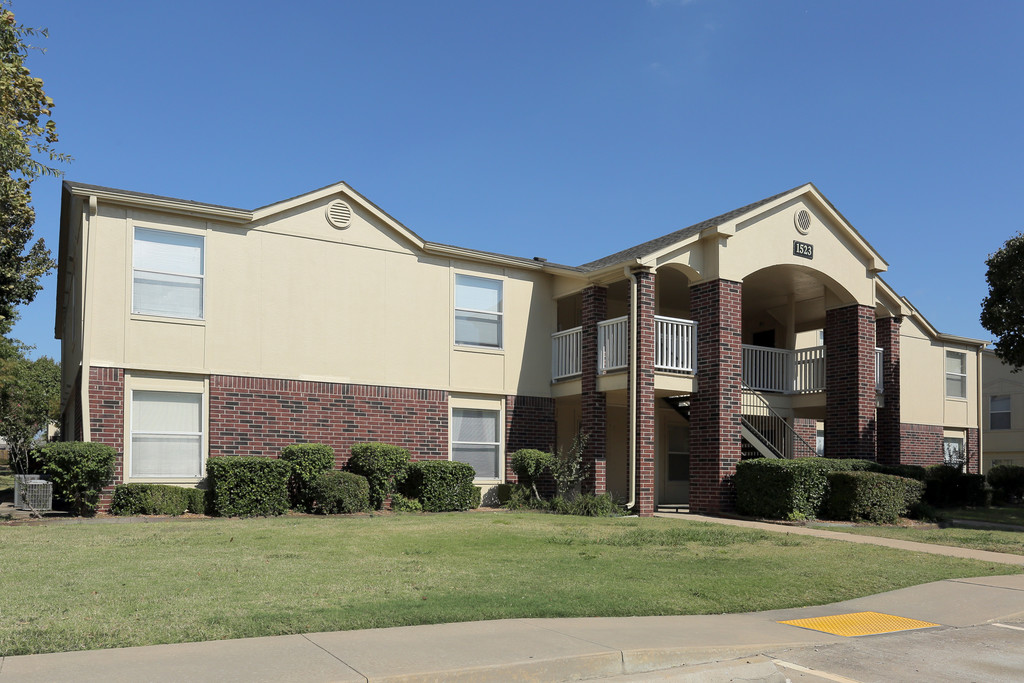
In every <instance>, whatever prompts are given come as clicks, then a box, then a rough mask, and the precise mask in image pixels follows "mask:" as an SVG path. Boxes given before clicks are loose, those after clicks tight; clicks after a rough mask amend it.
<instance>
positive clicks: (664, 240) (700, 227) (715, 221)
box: [580, 185, 804, 272]
mask: <svg viewBox="0 0 1024 683" xmlns="http://www.w3.org/2000/svg"><path fill="white" fill-rule="evenodd" d="M801 187H804V185H797V186H796V187H794V188H792V189H789V190H786V191H785V192H780V193H778V194H776V195H772V196H771V197H765V198H764V199H761V200H760V201H756V202H754V203H753V204H747V205H746V206H741V207H740V208H738V209H733V210H732V211H727V212H726V213H723V214H721V215H719V216H715V217H714V218H709V219H707V220H704V221H701V222H700V223H694V224H693V225H691V226H690V227H688V228H683V229H682V230H676V231H675V232H670V233H669V234H667V235H662V236H661V237H655V238H654V239H653V240H648V241H647V242H644V243H643V244H638V245H636V246H635V247H630V248H628V249H623V250H622V251H618V252H615V253H614V254H612V255H611V256H605V257H604V258H600V259H598V260H596V261H591V262H590V263H584V264H583V265H581V266H580V270H583V271H586V272H591V271H594V270H600V269H602V268H605V267H607V266H612V265H615V264H617V263H622V262H623V261H631V260H633V259H642V258H644V257H645V256H650V255H651V254H653V253H655V252H658V251H661V250H662V249H664V248H666V247H670V246H672V245H673V244H676V243H677V242H682V241H683V240H685V239H689V238H690V237H694V236H696V235H699V234H700V233H701V232H702V231H704V230H707V229H708V228H713V227H715V226H716V225H721V224H722V223H728V222H729V221H731V220H733V219H736V218H739V217H740V216H742V215H743V214H745V213H749V212H751V211H753V210H754V209H758V208H760V207H762V206H764V205H765V204H768V203H771V202H773V201H775V200H776V199H778V198H779V197H783V196H785V195H787V194H789V193H790V192H794V191H796V190H798V189H800V188H801Z"/></svg>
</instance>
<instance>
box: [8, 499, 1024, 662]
mask: <svg viewBox="0 0 1024 683" xmlns="http://www.w3.org/2000/svg"><path fill="white" fill-rule="evenodd" d="M0 545H2V547H3V553H0V576H3V578H4V590H3V592H2V593H0V615H2V618H0V656H3V655H14V654H27V653H38V652H53V651H67V650H82V649H96V648H109V647H122V646H133V645H148V644H156V643H174V642H186V641H197V640H214V639H223V638H242V637H250V636H263V635H277V634H286V633H301V632H312V631H330V630H346V629H362V628H373V627H387V626H399V625H410V624H430V623H442V622H452V621H470V620H477V619H504V618H513V617H580V616H631V615H656V614H708V613H721V612H741V611H755V610H766V609H775V608H784V607H793V606H799V605H812V604H821V603H827V602H832V601H838V600H844V599H848V598H853V597H856V596H861V595H868V594H872V593H877V592H882V591H887V590H892V589H896V588H901V587H904V586H909V585H914V584H919V583H923V582H928V581H935V580H939V579H945V578H950V577H964V576H980V575H991V574H1005V573H1011V572H1013V571H1015V570H1014V569H1013V568H1011V567H1007V566H998V565H992V564H987V563H982V562H974V561H967V560H958V559H954V558H947V557H939V556H932V555H923V554H922V555H916V556H914V559H913V561H907V553H903V552H899V551H895V550H891V549H888V548H882V547H875V546H861V545H852V544H848V543H840V542H835V541H824V540H821V539H815V538H808V537H799V536H794V535H790V534H785V533H774V532H764V531H757V530H748V529H737V528H734V527H727V526H724V525H717V524H707V523H698V522H682V521H675V520H664V519H644V520H639V519H583V518H570V517H561V516H555V515H538V514H528V513H527V514H504V513H490V514H489V513H469V514H467V513H463V514H447V515H432V516H420V515H399V516H374V517H369V516H367V517H339V518H312V517H284V518H278V519H254V520H202V521H187V520H182V521H171V522H162V523H155V524H141V523H130V524H99V523H92V524H66V525H43V526H7V527H0Z"/></svg>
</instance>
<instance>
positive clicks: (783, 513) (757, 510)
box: [733, 458, 875, 519]
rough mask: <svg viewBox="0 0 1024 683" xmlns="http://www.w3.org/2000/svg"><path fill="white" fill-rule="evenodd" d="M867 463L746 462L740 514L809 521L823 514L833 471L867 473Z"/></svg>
mask: <svg viewBox="0 0 1024 683" xmlns="http://www.w3.org/2000/svg"><path fill="white" fill-rule="evenodd" d="M874 464H875V463H873V462H870V461H867V460H846V459H835V458H797V459H795V460H778V459H774V458H756V459H753V460H742V461H740V462H739V463H738V464H737V466H736V475H735V476H734V477H733V483H734V484H735V487H736V511H737V512H739V513H740V514H743V515H750V516H752V517H765V518H767V519H807V518H808V517H816V516H817V515H818V514H820V513H821V512H822V506H823V505H824V503H825V498H826V494H827V493H828V480H827V479H826V475H827V474H828V473H829V472H836V471H853V470H866V469H869V468H870V467H871V466H873V465H874Z"/></svg>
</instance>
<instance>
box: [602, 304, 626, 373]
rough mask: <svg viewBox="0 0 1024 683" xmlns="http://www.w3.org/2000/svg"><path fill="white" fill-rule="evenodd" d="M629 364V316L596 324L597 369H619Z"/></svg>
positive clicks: (605, 370)
mask: <svg viewBox="0 0 1024 683" xmlns="http://www.w3.org/2000/svg"><path fill="white" fill-rule="evenodd" d="M628 364H629V317H628V316H625V315H624V316H622V317H621V318H613V319H611V320H604V321H601V322H599V323H598V324H597V371H598V372H599V373H601V372H608V371H609V370H619V369H622V368H624V367H626V366H627V365H628Z"/></svg>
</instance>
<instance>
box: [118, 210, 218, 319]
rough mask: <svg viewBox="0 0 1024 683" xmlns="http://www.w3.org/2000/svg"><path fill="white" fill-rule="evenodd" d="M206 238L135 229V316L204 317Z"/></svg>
mask: <svg viewBox="0 0 1024 683" xmlns="http://www.w3.org/2000/svg"><path fill="white" fill-rule="evenodd" d="M203 251H204V244H203V237H202V236H201V235H188V234H185V233H180V232H167V231H165V230H151V229H149V228H135V242H134V246H133V249H132V268H133V270H132V279H133V288H132V313H144V314H148V315H164V316H168V317H171V318H194V319H202V317H203Z"/></svg>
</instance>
